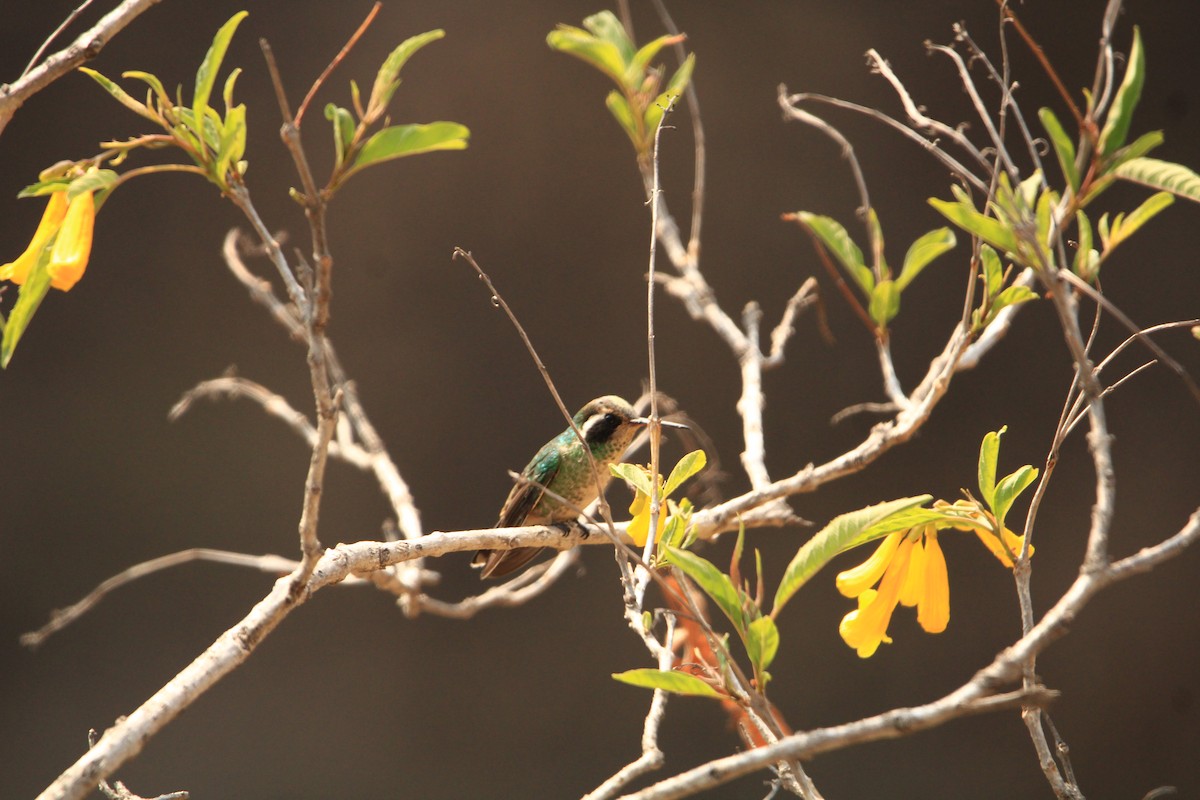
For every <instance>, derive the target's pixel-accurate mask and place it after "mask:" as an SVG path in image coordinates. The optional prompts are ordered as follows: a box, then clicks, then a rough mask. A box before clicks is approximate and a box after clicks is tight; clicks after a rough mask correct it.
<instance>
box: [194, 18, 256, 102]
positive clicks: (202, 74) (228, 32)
mask: <svg viewBox="0 0 1200 800" xmlns="http://www.w3.org/2000/svg"><path fill="white" fill-rule="evenodd" d="M248 13H249V12H246V11H239V12H238V13H236V14H234V15H233V16H232V17H230V18H229V21H228V22H226V23H225V24H224V25H222V26H221V29H220V30H218V31H217V35H216V36H214V37H213V41H212V45H211V46H210V47H209V48H208V53H206V54H205V56H204V60H203V61H201V62H200V68H199V69H198V70H196V90H195V92H194V94H193V95H192V113H193V114H195V119H196V120H197V121H198V122H201V123H203V121H204V120H206V119H207V117H208V98H209V96H210V95H211V94H212V89H213V84H214V83H216V80H217V73H218V72H219V71H220V69H221V62H222V61H224V60H225V51H226V50H228V49H229V42H230V40H231V39H233V34H234V32H235V31H237V27H238V25H239V24H240V23H241V21H242V20H243V19H245V18H246V16H247V14H248Z"/></svg>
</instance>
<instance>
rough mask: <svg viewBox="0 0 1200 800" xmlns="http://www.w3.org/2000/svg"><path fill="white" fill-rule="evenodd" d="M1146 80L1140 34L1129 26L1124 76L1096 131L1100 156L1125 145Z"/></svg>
mask: <svg viewBox="0 0 1200 800" xmlns="http://www.w3.org/2000/svg"><path fill="white" fill-rule="evenodd" d="M1145 81H1146V55H1145V53H1144V52H1143V50H1142V32H1141V30H1139V29H1138V26H1136V25H1134V26H1133V46H1132V47H1131V48H1130V49H1129V61H1128V64H1127V66H1126V67H1125V77H1124V79H1122V81H1121V86H1120V88H1118V89H1117V93H1116V95H1115V96H1114V97H1113V103H1112V107H1111V108H1109V110H1108V117H1107V118H1106V119H1105V120H1104V129H1103V130H1102V131H1100V141H1099V143H1098V144H1097V145H1096V149H1097V150H1099V151H1100V156H1101V157H1107V156H1110V155H1112V154H1113V153H1114V152H1116V150H1117V148H1119V147H1120V146H1121V145H1123V144H1125V137H1127V136H1128V135H1129V124H1130V122H1131V121H1132V120H1133V110H1134V109H1135V108H1137V104H1138V100H1139V99H1140V98H1141V96H1142V84H1143V83H1145Z"/></svg>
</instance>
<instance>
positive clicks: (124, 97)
mask: <svg viewBox="0 0 1200 800" xmlns="http://www.w3.org/2000/svg"><path fill="white" fill-rule="evenodd" d="M79 71H80V72H82V73H83V74H84V75H87V76H88V77H90V78H91V79H92V80H94V81H95V82H96V83H98V84H100V86H101V87H103V89H104V90H105V91H106V92H108V93H109V94H111V95H112V96H113V97H114V98H115V99H116V101H117V102H118V103H120V104H121V105H123V106H125V107H126V108H128V109H129V110H130V111H132V112H133V113H135V114H137V115H138V116H141V117H145V118H146V119H148V120H150V121H151V122H153V123H155V124H161V123H162V120H160V119H159V118H158V117H157V116H156V115H155V113H154V112H153V111H151V110H150V109H149V108H147V107H146V105H145V104H144V103H139V102H138V101H137V100H134V99H133V98H132V97H131V96H130V95H129V94H127V93H126V91H125V90H124V89H122V88H121V87H120V86H118V85H117V84H115V83H113V82H112V81H110V80H109V79H108V78H106V77H104V76H103V75H101V74H100V73H99V72H97V71H96V70H94V69H89V68H87V67H79Z"/></svg>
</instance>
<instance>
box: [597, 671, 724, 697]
mask: <svg viewBox="0 0 1200 800" xmlns="http://www.w3.org/2000/svg"><path fill="white" fill-rule="evenodd" d="M613 678H615V679H616V680H618V681H620V682H621V683H628V684H629V685H630V686H641V687H643V688H645V689H662V690H663V691H664V692H670V693H671V694H682V695H691V696H693V697H720V696H721V694H720V693H719V692H718V691H717V690H716V689H714V688H713V687H711V686H709V685H708V684H707V683H705V682H704V681H702V680H700V679H699V678H697V677H696V676H694V675H688V674H687V673H686V672H671V671H670V670H662V669H650V668H644V669H629V670H625V671H624V672H614V673H613Z"/></svg>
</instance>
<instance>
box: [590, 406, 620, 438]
mask: <svg viewBox="0 0 1200 800" xmlns="http://www.w3.org/2000/svg"><path fill="white" fill-rule="evenodd" d="M621 422H622V419H621V417H620V416H619V415H617V414H614V413H612V412H611V411H609V412H607V413H604V414H593V415H592V416H591V417H590V418H589V419H588V421H587V422H585V423H584V424H583V429H582V433H583V438H584V439H586V440H587V442H588V443H589V444H598V443H600V442H607V441H608V440H609V439H610V438H611V437H612V435H613V434H614V433H616V431H617V428H619V427H621Z"/></svg>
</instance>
